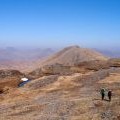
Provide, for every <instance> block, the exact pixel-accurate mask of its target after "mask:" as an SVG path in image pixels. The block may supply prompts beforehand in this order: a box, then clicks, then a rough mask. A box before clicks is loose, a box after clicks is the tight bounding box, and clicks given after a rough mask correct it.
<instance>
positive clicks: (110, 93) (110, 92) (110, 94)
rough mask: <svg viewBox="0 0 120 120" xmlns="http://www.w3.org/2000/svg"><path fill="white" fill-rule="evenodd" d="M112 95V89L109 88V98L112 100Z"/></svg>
mask: <svg viewBox="0 0 120 120" xmlns="http://www.w3.org/2000/svg"><path fill="white" fill-rule="evenodd" d="M111 97H112V91H111V90H109V91H108V98H109V101H111Z"/></svg>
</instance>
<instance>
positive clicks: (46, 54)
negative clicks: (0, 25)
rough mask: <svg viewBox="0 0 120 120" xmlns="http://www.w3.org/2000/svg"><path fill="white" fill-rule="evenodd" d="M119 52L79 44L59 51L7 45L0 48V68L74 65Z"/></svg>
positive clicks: (18, 68) (116, 54)
mask: <svg viewBox="0 0 120 120" xmlns="http://www.w3.org/2000/svg"><path fill="white" fill-rule="evenodd" d="M119 53H120V52H119V51H118V50H116V49H110V50H103V49H102V50H101V49H87V48H81V47H79V46H70V47H66V48H64V49H62V50H61V51H59V52H58V50H57V49H53V48H45V49H42V48H35V49H33V48H29V49H17V48H14V47H7V48H0V69H16V70H21V71H31V70H33V69H36V68H37V67H41V66H44V65H51V64H56V63H59V64H63V65H74V64H77V63H79V62H83V61H91V60H106V59H108V57H120V54H119ZM106 56H108V57H106Z"/></svg>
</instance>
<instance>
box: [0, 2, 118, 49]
mask: <svg viewBox="0 0 120 120" xmlns="http://www.w3.org/2000/svg"><path fill="white" fill-rule="evenodd" d="M74 44H78V45H80V46H84V47H98V46H99V47H103V48H105V47H112V46H113V47H116V46H117V47H119V46H120V0H0V46H44V47H61V46H68V45H74Z"/></svg>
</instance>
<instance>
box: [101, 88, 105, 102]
mask: <svg viewBox="0 0 120 120" xmlns="http://www.w3.org/2000/svg"><path fill="white" fill-rule="evenodd" d="M100 93H101V99H102V100H104V97H105V89H104V88H102V89H101V90H100Z"/></svg>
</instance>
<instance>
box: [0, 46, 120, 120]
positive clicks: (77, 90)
mask: <svg viewBox="0 0 120 120" xmlns="http://www.w3.org/2000/svg"><path fill="white" fill-rule="evenodd" d="M79 50H81V48H79V47H77V46H75V47H69V48H66V49H64V50H63V51H64V52H65V56H64V55H62V56H64V57H61V54H60V53H62V54H63V52H60V53H59V55H58V54H57V55H58V58H59V57H60V58H61V59H60V58H59V59H58V58H57V57H54V60H55V61H54V63H55V64H53V63H51V62H49V61H51V60H50V59H49V60H48V61H47V63H50V64H47V65H46V64H45V66H44V67H41V68H39V69H37V70H34V71H33V72H30V73H29V74H28V76H29V77H31V78H32V81H31V82H29V83H27V84H26V85H24V86H23V87H20V88H15V87H14V89H10V90H9V92H7V93H6V92H5V93H4V92H3V93H1V94H0V119H1V120H21V119H22V120H120V112H119V111H120V97H119V96H120V90H119V88H120V60H119V59H110V60H108V59H107V57H104V56H102V55H100V54H99V53H96V52H95V55H93V53H94V52H87V53H89V54H87V55H88V56H89V57H87V55H86V54H85V55H83V54H82V56H85V57H84V58H86V57H87V58H86V59H84V60H83V61H82V60H81V58H79V57H78V56H77V57H76V58H77V59H78V60H80V61H79V62H75V61H76V59H71V60H73V62H72V64H67V63H68V62H65V61H67V59H65V57H66V56H67V55H68V54H67V53H69V52H70V53H73V54H71V55H70V56H74V57H75V56H76V55H81V54H79V53H77V54H76V52H75V51H79ZM68 51H69V52H68ZM83 51H84V52H82V53H86V52H85V51H86V49H85V50H83ZM87 51H88V50H87ZM74 52H75V53H74ZM55 56H56V55H55ZM91 56H92V57H93V58H92V57H91ZM97 56H99V57H97ZM68 57H69V56H68ZM52 58H53V57H52ZM63 58H64V59H63ZM69 58H70V57H69ZM57 60H58V62H57ZM59 60H60V61H61V62H62V61H64V62H62V63H61V62H60V61H59ZM71 60H70V63H71ZM59 62H60V63H59ZM15 73H18V74H17V75H16V74H14V72H12V74H11V72H10V73H9V71H7V72H5V71H1V72H0V77H1V78H4V75H5V78H7V77H9V76H19V75H20V76H19V77H17V78H20V77H21V75H23V74H21V73H19V72H15ZM6 74H7V77H6ZM103 87H104V88H105V89H111V90H112V92H113V96H112V101H111V102H108V98H107V97H105V100H103V101H102V100H101V96H100V92H99V91H100V89H101V88H103Z"/></svg>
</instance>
